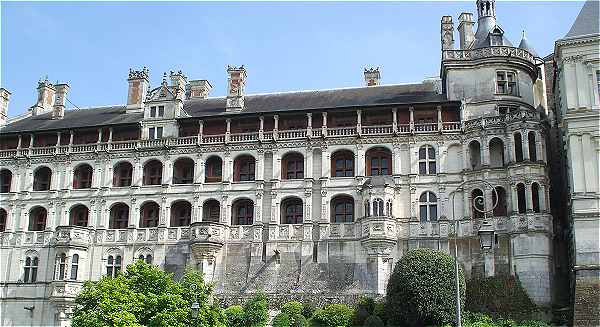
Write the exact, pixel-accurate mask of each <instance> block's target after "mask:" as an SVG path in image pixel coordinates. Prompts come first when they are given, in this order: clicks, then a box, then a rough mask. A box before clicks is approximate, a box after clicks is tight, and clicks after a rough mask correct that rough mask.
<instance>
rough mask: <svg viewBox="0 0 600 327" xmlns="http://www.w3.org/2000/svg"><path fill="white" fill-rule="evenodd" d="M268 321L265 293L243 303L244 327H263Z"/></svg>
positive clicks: (260, 293)
mask: <svg viewBox="0 0 600 327" xmlns="http://www.w3.org/2000/svg"><path fill="white" fill-rule="evenodd" d="M268 321H269V304H268V302H267V296H266V295H265V293H262V292H259V293H257V294H256V295H255V296H254V297H253V298H251V299H250V300H248V301H246V302H245V303H244V327H264V326H266V325H267V322H268Z"/></svg>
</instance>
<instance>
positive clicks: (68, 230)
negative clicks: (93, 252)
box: [52, 226, 92, 249]
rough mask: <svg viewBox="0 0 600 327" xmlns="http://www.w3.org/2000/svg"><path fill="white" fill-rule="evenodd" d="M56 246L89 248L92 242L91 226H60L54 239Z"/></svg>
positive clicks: (55, 232)
mask: <svg viewBox="0 0 600 327" xmlns="http://www.w3.org/2000/svg"><path fill="white" fill-rule="evenodd" d="M52 242H53V243H54V245H55V246H56V247H67V248H69V247H77V248H84V249H87V248H88V247H89V246H90V244H91V243H92V235H91V231H90V228H88V227H80V226H58V227H56V230H55V231H54V239H53V240H52Z"/></svg>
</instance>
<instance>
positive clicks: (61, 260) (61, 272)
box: [56, 253, 67, 280]
mask: <svg viewBox="0 0 600 327" xmlns="http://www.w3.org/2000/svg"><path fill="white" fill-rule="evenodd" d="M57 264H58V269H57V270H56V273H57V275H56V279H57V280H64V279H66V278H67V275H66V274H67V255H66V254H64V253H61V254H60V255H59V256H58V260H57Z"/></svg>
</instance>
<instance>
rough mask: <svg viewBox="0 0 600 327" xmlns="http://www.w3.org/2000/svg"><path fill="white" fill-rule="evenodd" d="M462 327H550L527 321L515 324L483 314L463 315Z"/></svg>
mask: <svg viewBox="0 0 600 327" xmlns="http://www.w3.org/2000/svg"><path fill="white" fill-rule="evenodd" d="M462 321H463V326H464V327H550V326H549V325H548V324H546V323H545V322H543V321H535V320H529V321H525V322H522V323H516V322H515V321H514V320H506V319H498V320H494V319H493V318H492V317H491V316H489V315H487V314H484V313H474V312H468V311H467V312H465V313H464V315H463V320H462Z"/></svg>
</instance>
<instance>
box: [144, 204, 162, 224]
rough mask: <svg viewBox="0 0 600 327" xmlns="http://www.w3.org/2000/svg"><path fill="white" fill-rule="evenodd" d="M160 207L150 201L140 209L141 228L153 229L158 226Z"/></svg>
mask: <svg viewBox="0 0 600 327" xmlns="http://www.w3.org/2000/svg"><path fill="white" fill-rule="evenodd" d="M159 214H160V207H159V206H158V203H156V202H154V201H148V202H146V203H144V204H143V205H142V207H141V208H140V228H151V227H156V226H158V216H159Z"/></svg>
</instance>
